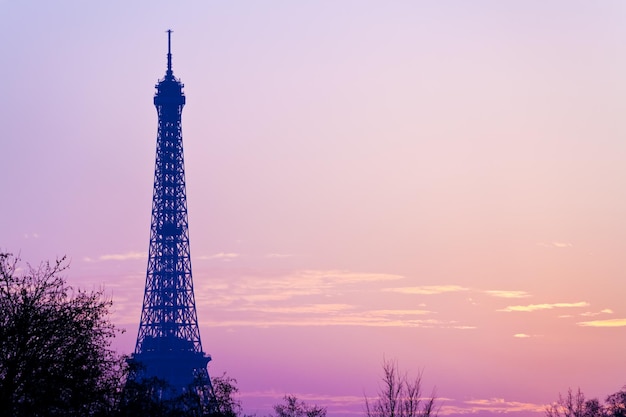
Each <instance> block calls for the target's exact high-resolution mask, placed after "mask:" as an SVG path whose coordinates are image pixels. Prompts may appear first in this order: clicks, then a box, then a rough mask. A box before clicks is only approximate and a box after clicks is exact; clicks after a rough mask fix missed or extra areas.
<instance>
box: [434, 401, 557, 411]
mask: <svg viewBox="0 0 626 417" xmlns="http://www.w3.org/2000/svg"><path fill="white" fill-rule="evenodd" d="M545 408H546V406H545V404H533V403H523V402H519V401H506V400H505V399H504V398H489V399H475V400H468V401H463V402H461V403H459V404H458V405H448V404H444V405H443V406H442V407H441V411H440V413H439V414H441V415H451V414H477V413H480V412H490V413H498V414H501V413H511V412H525V413H531V412H534V413H544V412H545Z"/></svg>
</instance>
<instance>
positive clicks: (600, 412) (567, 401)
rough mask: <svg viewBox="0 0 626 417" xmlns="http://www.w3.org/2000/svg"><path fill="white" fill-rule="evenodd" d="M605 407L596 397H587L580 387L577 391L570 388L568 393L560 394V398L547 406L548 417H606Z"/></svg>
mask: <svg viewBox="0 0 626 417" xmlns="http://www.w3.org/2000/svg"><path fill="white" fill-rule="evenodd" d="M604 416H605V411H604V407H603V406H602V404H600V402H599V401H598V400H597V399H596V398H592V399H590V400H586V399H585V395H584V394H583V393H582V391H581V390H580V388H578V390H576V392H574V391H572V389H571V388H570V389H569V390H568V391H567V395H566V396H565V397H563V396H562V395H561V394H559V399H558V401H556V402H555V403H554V404H551V405H549V406H548V407H547V408H546V417H604Z"/></svg>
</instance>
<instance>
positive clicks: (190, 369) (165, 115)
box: [129, 30, 216, 414]
mask: <svg viewBox="0 0 626 417" xmlns="http://www.w3.org/2000/svg"><path fill="white" fill-rule="evenodd" d="M171 39H172V31H171V30H168V31H167V71H166V72H165V77H164V78H163V79H161V80H159V82H158V84H157V85H156V94H155V96H154V105H155V107H156V110H157V114H158V118H159V124H158V133H157V148H156V162H155V169H154V191H153V196H152V221H151V224H150V247H149V253H148V268H147V274H146V287H145V292H144V297H143V306H142V308H141V321H140V323H139V332H138V334H137V344H136V345H135V352H134V354H133V355H132V357H131V359H130V361H129V362H130V363H134V364H138V365H139V366H137V369H138V370H137V371H136V373H135V375H134V377H133V378H134V379H135V380H139V379H147V378H153V377H156V378H158V379H160V380H161V381H163V382H165V383H167V390H163V391H162V392H161V393H160V395H161V397H162V398H164V399H174V398H177V397H179V396H181V395H185V394H189V393H195V394H198V395H199V397H200V405H201V407H202V413H203V414H206V413H211V412H214V411H216V409H215V396H214V393H213V387H212V386H211V379H210V377H209V373H208V370H207V364H208V363H209V361H210V360H211V356H210V355H207V354H205V353H204V352H203V350H202V343H201V341H200V330H199V328H198V316H197V313H196V302H195V297H194V292H193V280H192V276H191V256H190V251H189V225H188V220H187V195H186V190H185V164H184V159H183V136H182V125H181V116H182V110H183V106H184V105H185V94H184V93H183V87H184V85H183V84H182V83H181V82H180V80H179V79H177V78H175V77H174V73H173V71H172V52H171V45H172V43H171Z"/></svg>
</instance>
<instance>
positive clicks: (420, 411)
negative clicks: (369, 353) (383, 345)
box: [365, 360, 437, 417]
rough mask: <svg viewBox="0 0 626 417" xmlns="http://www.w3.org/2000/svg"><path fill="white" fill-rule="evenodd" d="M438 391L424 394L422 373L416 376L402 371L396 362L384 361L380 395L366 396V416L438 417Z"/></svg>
mask: <svg viewBox="0 0 626 417" xmlns="http://www.w3.org/2000/svg"><path fill="white" fill-rule="evenodd" d="M435 398H436V397H435V393H434V391H433V394H432V395H431V396H430V397H423V396H422V372H421V371H420V372H419V374H418V375H417V377H416V378H414V379H409V377H408V375H407V374H406V373H405V374H402V375H401V374H400V371H399V369H398V364H397V362H396V361H388V360H385V361H384V362H383V377H382V384H381V386H380V389H379V391H378V397H377V398H375V399H369V398H368V397H367V396H365V412H366V414H367V417H430V416H436V415H437V410H435Z"/></svg>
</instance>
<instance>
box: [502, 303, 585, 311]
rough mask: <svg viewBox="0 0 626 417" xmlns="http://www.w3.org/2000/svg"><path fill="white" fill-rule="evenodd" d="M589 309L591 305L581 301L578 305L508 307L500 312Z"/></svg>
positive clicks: (550, 304)
mask: <svg viewBox="0 0 626 417" xmlns="http://www.w3.org/2000/svg"><path fill="white" fill-rule="evenodd" d="M582 307H589V303H588V302H586V301H580V302H577V303H549V304H548V303H546V304H529V305H525V306H508V307H506V308H503V309H500V310H498V311H506V312H511V311H523V312H531V311H539V310H551V309H554V308H582Z"/></svg>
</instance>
